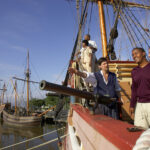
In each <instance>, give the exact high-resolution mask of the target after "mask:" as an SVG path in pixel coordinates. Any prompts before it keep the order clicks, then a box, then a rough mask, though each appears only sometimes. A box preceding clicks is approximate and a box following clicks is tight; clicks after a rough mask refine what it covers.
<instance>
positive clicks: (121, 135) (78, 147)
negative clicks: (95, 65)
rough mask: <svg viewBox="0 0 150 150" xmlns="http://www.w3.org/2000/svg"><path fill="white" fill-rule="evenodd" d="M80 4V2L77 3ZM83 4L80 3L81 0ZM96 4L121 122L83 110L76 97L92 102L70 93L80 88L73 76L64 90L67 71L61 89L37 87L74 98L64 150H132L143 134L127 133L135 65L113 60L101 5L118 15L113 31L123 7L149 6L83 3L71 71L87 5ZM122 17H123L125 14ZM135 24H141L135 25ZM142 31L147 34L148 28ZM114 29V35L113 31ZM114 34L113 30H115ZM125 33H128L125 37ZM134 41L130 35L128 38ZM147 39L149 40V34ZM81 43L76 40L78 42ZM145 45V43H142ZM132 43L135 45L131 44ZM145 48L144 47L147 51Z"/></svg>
mask: <svg viewBox="0 0 150 150" xmlns="http://www.w3.org/2000/svg"><path fill="white" fill-rule="evenodd" d="M76 2H78V3H79V2H80V1H78V0H77V1H76ZM82 2H83V1H82ZM90 2H92V3H96V4H97V5H98V8H99V19H100V31H101V41H102V42H101V43H102V51H103V57H107V58H108V59H109V66H110V71H112V72H115V73H116V75H117V77H118V80H119V82H120V86H121V97H122V101H123V105H122V120H114V119H112V118H110V117H108V116H104V115H100V114H98V115H91V114H90V112H89V110H88V109H87V108H85V107H83V106H82V105H81V104H80V103H79V102H80V101H79V98H86V99H93V96H92V95H91V94H90V93H88V92H87V93H86V92H83V91H78V90H73V88H74V89H82V88H81V84H80V79H79V77H77V76H76V75H72V76H71V78H70V85H71V88H67V87H65V86H67V84H68V80H69V73H68V72H67V74H66V77H65V81H64V83H63V86H62V87H60V86H58V85H56V84H51V83H47V82H45V81H42V82H41V84H40V87H41V89H42V90H48V91H49V90H50V91H55V92H59V93H62V94H64V95H72V96H74V97H75V99H76V104H71V111H70V114H69V116H68V126H67V129H68V130H67V133H68V136H67V137H66V139H65V140H64V142H63V146H62V149H63V150H100V149H102V150H119V149H121V150H131V149H132V148H133V147H134V145H135V143H136V140H137V139H138V137H139V136H140V134H141V133H142V131H140V132H129V131H128V130H127V128H130V127H134V126H133V124H130V123H128V122H130V121H132V119H133V118H132V117H131V116H130V115H129V105H130V98H131V84H132V82H131V71H132V69H133V68H134V67H136V66H137V64H135V62H133V61H120V60H119V61H118V60H113V59H114V58H115V52H114V47H113V44H114V39H113V38H112V37H111V36H110V38H109V42H108V43H107V36H106V25H105V15H104V8H103V6H104V4H106V5H113V8H114V11H115V12H117V15H116V16H117V17H116V19H115V23H114V28H113V29H114V30H116V27H117V26H116V25H117V20H118V19H120V20H121V22H122V23H124V22H123V21H122V20H123V19H122V18H121V13H123V12H122V11H121V9H122V8H126V7H139V8H143V9H147V10H149V9H150V6H145V5H143V4H141V3H132V2H129V1H122V0H89V1H86V4H85V7H84V10H83V11H82V16H81V19H80V24H79V31H78V34H77V38H76V41H75V45H74V48H73V52H72V55H71V59H70V64H69V66H72V67H73V68H78V64H77V63H76V62H75V61H74V54H75V51H76V50H77V44H78V41H79V39H80V40H81V29H82V26H84V25H85V23H84V20H85V18H84V17H85V16H86V13H85V12H86V9H87V5H88V3H90ZM124 15H125V14H124ZM133 21H134V20H133ZM138 25H139V26H141V24H140V23H139V22H138ZM124 28H125V30H127V31H128V32H129V30H128V25H125V24H124ZM141 28H142V30H145V32H147V31H148V32H149V30H148V29H144V28H143V27H142V26H141ZM114 30H113V32H114ZM115 32H116V31H115ZM128 32H127V34H128ZM131 38H133V37H132V36H131V37H130V36H129V39H131ZM148 38H150V36H149V33H148ZM80 42H81V41H79V43H80ZM145 43H146V44H147V45H148V47H149V44H148V42H147V41H146V40H145ZM132 44H133V46H134V47H136V44H135V41H134V39H132V40H131V45H132ZM134 44H135V45H134ZM148 47H147V48H148Z"/></svg>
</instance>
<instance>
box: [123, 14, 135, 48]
mask: <svg viewBox="0 0 150 150" xmlns="http://www.w3.org/2000/svg"><path fill="white" fill-rule="evenodd" d="M120 20H121V22H122V24H123V27H124V30H125V31H126V33H127V36H128V38H129V41H130V42H131V45H132V46H133V47H134V44H133V43H132V40H131V37H130V36H131V35H130V34H129V32H128V28H126V26H125V24H124V21H123V19H122V18H121V16H120Z"/></svg>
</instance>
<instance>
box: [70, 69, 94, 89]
mask: <svg viewBox="0 0 150 150" xmlns="http://www.w3.org/2000/svg"><path fill="white" fill-rule="evenodd" d="M68 71H69V73H74V74H76V75H78V76H80V77H82V78H84V80H85V82H86V83H90V84H92V85H93V86H94V87H96V85H97V80H96V78H95V75H94V74H93V73H89V72H81V71H78V70H77V69H74V68H69V70H68Z"/></svg>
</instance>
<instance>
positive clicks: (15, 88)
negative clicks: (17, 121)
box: [14, 80, 17, 114]
mask: <svg viewBox="0 0 150 150" xmlns="http://www.w3.org/2000/svg"><path fill="white" fill-rule="evenodd" d="M14 90H15V114H16V113H17V81H16V80H15V87H14Z"/></svg>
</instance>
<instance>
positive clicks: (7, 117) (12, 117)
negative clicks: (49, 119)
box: [3, 110, 42, 125]
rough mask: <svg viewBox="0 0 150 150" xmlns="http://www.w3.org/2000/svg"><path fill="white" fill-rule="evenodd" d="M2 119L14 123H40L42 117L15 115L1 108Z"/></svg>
mask: <svg viewBox="0 0 150 150" xmlns="http://www.w3.org/2000/svg"><path fill="white" fill-rule="evenodd" d="M3 120H4V121H5V122H7V123H10V124H14V125H37V124H40V123H41V120H42V118H41V117H38V116H21V117H20V116H15V115H12V114H9V113H8V112H7V111H5V110H3Z"/></svg>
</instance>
